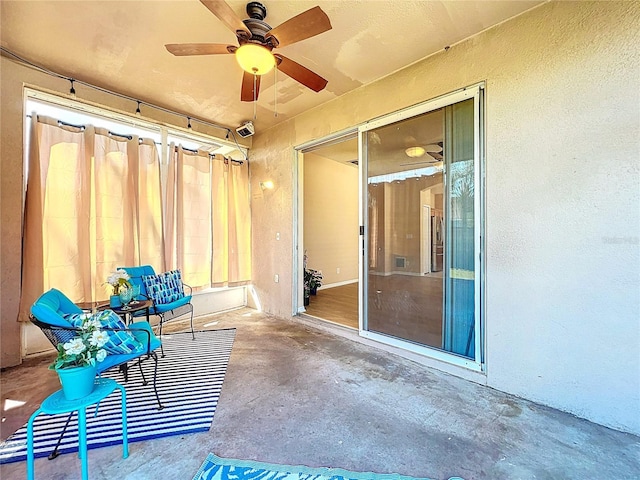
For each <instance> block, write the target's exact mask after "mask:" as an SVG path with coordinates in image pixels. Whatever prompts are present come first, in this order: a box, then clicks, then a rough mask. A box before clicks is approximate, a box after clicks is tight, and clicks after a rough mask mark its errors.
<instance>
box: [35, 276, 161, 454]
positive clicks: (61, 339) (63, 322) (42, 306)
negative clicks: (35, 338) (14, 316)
mask: <svg viewBox="0 0 640 480" xmlns="http://www.w3.org/2000/svg"><path fill="white" fill-rule="evenodd" d="M82 313H83V310H82V309H80V308H79V307H78V306H77V305H75V304H74V303H73V302H72V301H71V300H70V299H69V298H68V297H67V296H66V295H65V294H64V293H62V292H61V291H60V290H57V289H55V288H52V289H51V290H49V291H48V292H45V293H43V294H42V295H41V296H40V298H38V300H36V302H35V303H34V304H33V305H32V306H31V316H30V320H31V322H32V323H33V324H34V325H36V326H37V327H39V328H40V330H42V332H43V333H44V335H45V337H47V339H48V340H49V341H50V342H51V344H52V345H53V346H54V347H57V346H58V343H66V342H68V341H69V340H70V339H72V338H73V337H75V336H76V332H78V331H79V330H80V329H79V328H77V327H74V326H73V323H72V321H73V320H72V319H73V318H74V317H77V315H79V314H82ZM111 313H113V312H111ZM113 315H115V313H113ZM103 330H106V331H108V332H111V333H110V334H115V335H122V333H121V332H129V334H131V335H132V336H133V337H134V338H135V340H136V341H137V342H139V344H137V345H138V348H137V350H136V351H135V352H134V353H109V354H108V355H107V356H106V358H105V359H104V360H103V361H102V362H98V363H97V364H96V367H97V369H96V372H97V374H98V376H99V375H101V374H102V372H104V371H106V370H109V369H111V368H115V367H120V370H121V371H122V372H123V374H124V379H125V382H127V380H128V375H127V372H128V368H127V362H132V361H135V362H136V363H137V365H138V366H139V367H140V374H141V375H142V382H143V385H147V380H146V378H145V376H144V372H143V371H142V362H143V361H145V360H147V359H153V361H154V362H155V365H154V368H153V390H154V392H155V395H156V400H157V401H158V410H162V408H164V407H163V405H162V403H161V402H160V396H159V395H158V389H157V388H156V377H157V373H158V356H157V355H156V353H155V350H156V349H157V348H158V347H160V346H161V345H162V343H161V341H160V340H159V339H158V338H157V337H156V336H155V335H154V333H153V329H152V328H151V325H150V324H149V322H146V321H140V322H135V323H132V324H130V325H129V326H128V327H126V328H119V327H106V326H105V327H103ZM124 335H126V334H124ZM140 344H142V348H140ZM72 415H73V413H71V414H69V417H68V418H67V422H66V424H65V426H64V428H63V430H62V433H61V435H60V438H59V439H58V443H57V444H56V446H55V448H54V450H53V452H52V453H51V454H50V455H49V459H53V458H55V457H57V456H58V447H59V446H60V442H61V441H62V437H63V436H64V434H65V432H66V430H67V427H68V425H69V422H70V421H71V417H72Z"/></svg>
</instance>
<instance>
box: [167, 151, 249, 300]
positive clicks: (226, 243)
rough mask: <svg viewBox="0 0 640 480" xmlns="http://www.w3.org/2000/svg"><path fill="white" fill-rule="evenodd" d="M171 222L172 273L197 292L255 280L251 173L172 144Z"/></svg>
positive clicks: (169, 253)
mask: <svg viewBox="0 0 640 480" xmlns="http://www.w3.org/2000/svg"><path fill="white" fill-rule="evenodd" d="M169 151H170V152H171V154H170V157H169V165H168V174H167V208H166V212H167V215H166V223H165V239H166V250H165V251H166V258H167V262H169V263H168V268H169V269H174V268H179V269H180V270H181V271H182V274H183V278H184V281H185V283H187V284H189V285H191V287H193V288H194V289H204V288H209V287H212V286H222V285H229V284H241V283H245V282H248V281H250V280H251V211H250V207H249V170H248V166H247V164H246V162H243V163H239V162H234V161H232V160H228V159H225V158H224V157H223V156H221V155H210V154H209V153H208V152H206V151H191V150H187V149H184V148H182V147H180V146H178V147H176V146H175V145H171V147H170V148H169Z"/></svg>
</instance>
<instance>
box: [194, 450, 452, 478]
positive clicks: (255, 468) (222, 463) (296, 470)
mask: <svg viewBox="0 0 640 480" xmlns="http://www.w3.org/2000/svg"><path fill="white" fill-rule="evenodd" d="M193 480H429V479H428V478H415V477H407V476H404V475H398V474H395V473H371V472H365V473H361V472H350V471H348V470H342V469H340V468H310V467H304V466H292V465H276V464H272V463H262V462H254V461H251V460H235V459H232V458H220V457H217V456H215V455H214V454H213V453H210V454H209V455H208V456H207V459H206V460H205V461H204V463H203V464H202V466H201V467H200V469H199V470H198V473H196V475H195V477H193ZM449 480H462V479H461V478H460V477H451V478H450V479H449Z"/></svg>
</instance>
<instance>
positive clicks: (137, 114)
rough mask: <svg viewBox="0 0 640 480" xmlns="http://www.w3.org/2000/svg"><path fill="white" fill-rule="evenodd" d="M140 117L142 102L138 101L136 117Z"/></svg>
mask: <svg viewBox="0 0 640 480" xmlns="http://www.w3.org/2000/svg"><path fill="white" fill-rule="evenodd" d="M139 116H140V100H138V107H137V108H136V117H139Z"/></svg>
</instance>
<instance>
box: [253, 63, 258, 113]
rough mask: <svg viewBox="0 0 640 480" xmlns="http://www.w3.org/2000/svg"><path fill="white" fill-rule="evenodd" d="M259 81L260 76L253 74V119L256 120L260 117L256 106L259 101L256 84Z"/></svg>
mask: <svg viewBox="0 0 640 480" xmlns="http://www.w3.org/2000/svg"><path fill="white" fill-rule="evenodd" d="M257 83H258V76H257V75H256V74H255V73H254V74H253V119H254V120H255V119H256V118H257V117H258V112H257V108H256V104H257V103H258V98H257V97H258V96H257V95H256V84H257Z"/></svg>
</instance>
